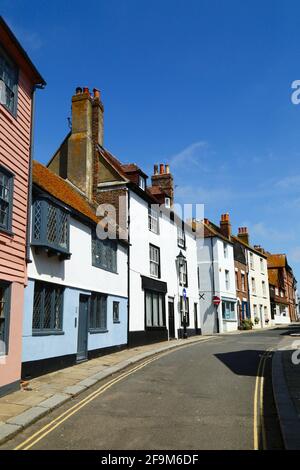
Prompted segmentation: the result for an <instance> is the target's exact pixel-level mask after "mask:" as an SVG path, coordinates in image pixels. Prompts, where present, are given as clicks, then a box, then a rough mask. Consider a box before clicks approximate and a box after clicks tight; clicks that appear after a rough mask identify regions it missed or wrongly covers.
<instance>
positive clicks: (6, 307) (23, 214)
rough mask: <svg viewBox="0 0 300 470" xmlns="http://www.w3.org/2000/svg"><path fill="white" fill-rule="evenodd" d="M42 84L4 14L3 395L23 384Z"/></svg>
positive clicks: (0, 91) (0, 156) (0, 141)
mask: <svg viewBox="0 0 300 470" xmlns="http://www.w3.org/2000/svg"><path fill="white" fill-rule="evenodd" d="M44 86H45V82H44V80H43V78H42V77H41V75H40V74H39V72H38V71H37V70H36V68H35V67H34V65H33V64H32V62H31V60H30V59H29V57H28V55H27V54H26V52H25V51H24V49H23V48H22V46H21V45H20V43H19V42H18V40H17V39H16V37H15V36H14V34H13V33H12V31H11V30H10V29H9V27H8V26H7V24H6V23H5V21H4V20H3V18H2V17H0V395H4V394H6V393H9V392H10V391H12V390H15V389H17V388H18V387H19V386H20V375H21V348H22V321H23V307H24V305H23V303H24V288H25V286H26V283H27V274H26V265H27V253H28V236H27V235H28V227H29V213H30V212H29V210H28V208H29V207H30V205H29V203H30V191H29V188H30V187H31V158H32V127H33V98H34V91H35V89H36V88H37V87H39V88H42V87H44Z"/></svg>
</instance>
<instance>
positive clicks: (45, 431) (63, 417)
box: [14, 355, 161, 450]
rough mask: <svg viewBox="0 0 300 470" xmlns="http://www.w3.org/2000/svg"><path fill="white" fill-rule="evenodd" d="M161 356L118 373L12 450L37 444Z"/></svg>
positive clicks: (24, 448) (28, 447)
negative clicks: (116, 385)
mask: <svg viewBox="0 0 300 470" xmlns="http://www.w3.org/2000/svg"><path fill="white" fill-rule="evenodd" d="M160 357H161V355H160V356H158V357H155V358H152V359H149V360H147V361H145V362H143V363H142V364H139V365H138V366H136V367H134V368H133V369H130V370H129V371H127V372H124V373H123V374H121V375H119V376H118V377H116V378H115V379H112V380H110V381H109V382H107V383H106V384H104V385H102V386H101V387H99V388H98V389H97V390H95V391H94V392H92V393H90V394H89V395H88V396H87V397H85V398H83V399H82V400H81V401H80V402H79V403H76V405H74V406H72V407H71V408H69V409H68V410H67V411H65V412H64V413H62V414H61V415H59V416H58V417H57V418H55V419H53V420H52V421H51V422H50V423H48V424H47V425H46V426H44V427H43V428H41V429H40V430H39V431H37V432H36V433H34V434H33V435H32V436H30V437H29V438H28V439H26V440H25V441H24V442H22V443H21V444H19V445H18V446H17V447H15V449H14V450H28V449H31V447H33V446H34V445H35V444H37V443H38V442H39V441H40V440H41V439H44V437H46V436H47V435H48V434H49V433H50V432H52V431H54V429H56V428H57V427H58V426H60V425H61V424H62V423H63V422H64V421H66V420H67V419H69V418H70V417H71V416H73V415H74V414H75V413H77V412H78V411H79V410H80V409H81V408H83V407H84V406H86V405H88V404H89V403H90V402H91V401H93V400H95V399H96V398H98V397H99V396H100V395H102V394H103V393H104V392H106V390H108V389H109V388H110V387H112V386H113V385H115V384H116V383H118V382H120V381H121V380H123V379H125V378H126V377H128V376H129V375H132V374H134V373H135V372H137V371H138V370H140V369H143V368H144V367H145V366H147V365H148V364H150V363H151V362H154V361H157V360H158V359H159V358H160Z"/></svg>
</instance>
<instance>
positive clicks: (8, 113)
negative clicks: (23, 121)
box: [0, 103, 17, 122]
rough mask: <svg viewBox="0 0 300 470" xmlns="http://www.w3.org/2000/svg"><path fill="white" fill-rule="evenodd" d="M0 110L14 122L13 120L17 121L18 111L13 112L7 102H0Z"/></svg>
mask: <svg viewBox="0 0 300 470" xmlns="http://www.w3.org/2000/svg"><path fill="white" fill-rule="evenodd" d="M0 110H1V112H2V113H3V114H4V115H5V116H6V117H7V118H8V119H10V120H11V122H13V120H15V121H17V113H16V112H15V113H13V112H12V111H11V110H10V109H9V108H8V107H7V106H5V104H3V103H0Z"/></svg>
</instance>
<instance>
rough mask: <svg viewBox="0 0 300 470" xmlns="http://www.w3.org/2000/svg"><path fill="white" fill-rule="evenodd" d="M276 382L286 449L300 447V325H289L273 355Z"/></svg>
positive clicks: (299, 448)
mask: <svg viewBox="0 0 300 470" xmlns="http://www.w3.org/2000/svg"><path fill="white" fill-rule="evenodd" d="M272 382H273V393H274V398H275V403H276V407H277V413H278V417H279V422H280V427H281V433H282V437H283V441H284V447H285V449H286V450H300V327H299V324H295V325H292V326H291V327H289V328H288V331H287V333H286V335H283V338H282V341H281V342H280V344H279V347H278V350H277V351H276V352H275V354H274V356H273V364H272Z"/></svg>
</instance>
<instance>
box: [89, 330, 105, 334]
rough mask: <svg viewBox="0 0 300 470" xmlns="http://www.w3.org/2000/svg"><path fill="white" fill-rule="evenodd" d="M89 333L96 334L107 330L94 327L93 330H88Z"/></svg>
mask: <svg viewBox="0 0 300 470" xmlns="http://www.w3.org/2000/svg"><path fill="white" fill-rule="evenodd" d="M89 333H90V334H91V335H96V334H98V333H108V330H101V329H94V330H92V329H90V330H89Z"/></svg>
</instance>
